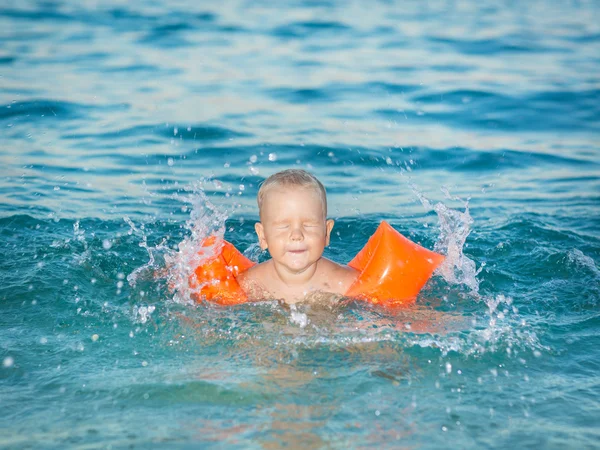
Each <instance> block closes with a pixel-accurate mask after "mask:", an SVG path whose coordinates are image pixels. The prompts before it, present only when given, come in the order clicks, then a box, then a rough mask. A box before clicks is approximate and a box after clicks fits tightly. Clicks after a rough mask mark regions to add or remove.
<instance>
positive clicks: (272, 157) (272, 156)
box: [269, 153, 277, 161]
mask: <svg viewBox="0 0 600 450" xmlns="http://www.w3.org/2000/svg"><path fill="white" fill-rule="evenodd" d="M269 161H277V153H269Z"/></svg>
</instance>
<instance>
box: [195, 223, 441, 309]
mask: <svg viewBox="0 0 600 450" xmlns="http://www.w3.org/2000/svg"><path fill="white" fill-rule="evenodd" d="M215 243H216V237H215V236H211V237H209V238H207V239H206V240H205V241H204V242H203V243H202V246H203V247H209V246H211V245H214V244H215ZM200 254H201V255H202V254H203V252H202V251H200ZM443 261H444V256H442V255H440V254H438V253H435V252H432V251H430V250H427V249H426V248H424V247H421V246H420V245H418V244H416V243H414V242H412V241H410V240H409V239H407V238H405V237H404V236H402V235H401V234H400V233H399V232H398V231H396V230H395V229H394V228H392V227H391V226H390V224H388V223H387V222H385V221H383V222H381V224H380V225H379V227H378V228H377V231H375V233H374V234H373V235H372V236H371V237H370V238H369V241H368V242H367V243H366V245H365V246H364V247H363V248H362V250H361V251H360V252H358V254H357V255H356V256H355V257H354V258H353V259H352V261H350V262H349V263H348V266H350V267H352V268H354V269H356V270H358V271H359V275H358V277H357V279H356V280H355V281H354V283H353V284H352V285H351V286H350V288H349V289H348V291H347V292H346V293H345V296H346V297H353V298H358V299H361V300H365V301H369V302H371V303H378V304H384V305H388V306H400V305H407V304H411V303H413V302H414V301H415V299H416V297H417V294H418V293H419V291H420V290H421V289H422V288H423V286H424V285H425V283H426V282H427V280H429V278H430V277H431V275H432V274H433V271H434V270H435V269H436V268H437V267H438V266H439V265H440V264H441V263H442V262H443ZM254 264H255V263H254V262H253V261H251V260H249V259H248V258H246V257H245V256H244V255H242V254H241V253H240V252H239V251H238V250H237V249H236V248H235V247H234V246H233V245H232V244H230V243H229V242H227V241H223V247H222V248H221V250H220V252H218V253H217V254H216V255H214V256H213V257H211V258H209V259H208V260H206V261H205V262H203V263H202V264H201V265H200V266H198V267H197V268H196V270H195V272H194V275H192V276H191V277H190V287H191V288H192V289H193V290H194V293H195V295H196V301H198V302H201V301H203V300H208V301H212V302H215V303H219V304H222V305H236V304H239V303H245V302H247V301H248V298H247V296H246V294H245V293H244V291H243V290H242V288H241V287H240V285H239V284H238V282H237V281H236V277H237V275H238V274H240V273H241V272H244V271H246V270H248V269H249V268H250V267H252V266H253V265H254Z"/></svg>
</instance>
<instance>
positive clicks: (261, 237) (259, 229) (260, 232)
mask: <svg viewBox="0 0 600 450" xmlns="http://www.w3.org/2000/svg"><path fill="white" fill-rule="evenodd" d="M254 231H256V235H257V236H258V244H259V245H260V248H261V250H266V249H267V247H268V245H267V240H266V239H265V230H264V228H263V225H262V223H260V222H256V223H255V224H254Z"/></svg>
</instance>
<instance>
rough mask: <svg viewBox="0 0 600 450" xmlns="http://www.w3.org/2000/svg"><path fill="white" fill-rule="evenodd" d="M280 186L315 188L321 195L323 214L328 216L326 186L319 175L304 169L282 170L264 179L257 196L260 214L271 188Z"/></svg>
mask: <svg viewBox="0 0 600 450" xmlns="http://www.w3.org/2000/svg"><path fill="white" fill-rule="evenodd" d="M280 186H285V187H292V186H293V187H299V188H305V189H314V190H315V191H316V192H317V193H318V194H319V197H321V203H322V204H323V215H324V216H325V217H327V193H326V192H325V186H323V183H321V182H320V181H319V180H318V179H317V177H315V176H314V175H312V174H310V173H308V172H307V171H306V170H302V169H287V170H282V171H281V172H277V173H274V174H273V175H271V176H270V177H269V178H267V179H266V180H265V181H263V183H262V184H261V186H260V189H259V190H258V195H257V196H256V201H257V202H258V212H259V214H260V212H261V211H262V205H263V202H264V200H265V197H266V195H267V193H268V192H269V190H270V189H272V188H275V187H280Z"/></svg>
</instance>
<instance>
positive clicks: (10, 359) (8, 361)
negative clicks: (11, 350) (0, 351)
mask: <svg viewBox="0 0 600 450" xmlns="http://www.w3.org/2000/svg"><path fill="white" fill-rule="evenodd" d="M14 363H15V360H14V359H13V357H12V356H7V357H6V358H4V361H3V363H2V365H3V366H4V367H7V368H8V367H12V366H13V364H14Z"/></svg>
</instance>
